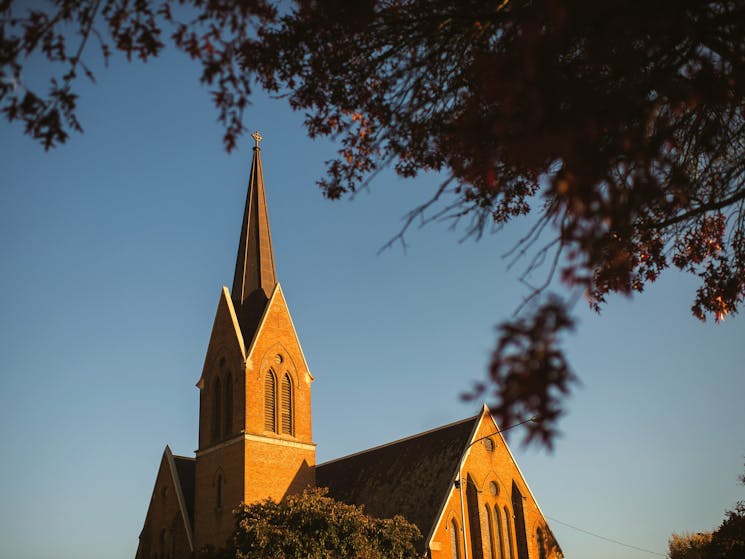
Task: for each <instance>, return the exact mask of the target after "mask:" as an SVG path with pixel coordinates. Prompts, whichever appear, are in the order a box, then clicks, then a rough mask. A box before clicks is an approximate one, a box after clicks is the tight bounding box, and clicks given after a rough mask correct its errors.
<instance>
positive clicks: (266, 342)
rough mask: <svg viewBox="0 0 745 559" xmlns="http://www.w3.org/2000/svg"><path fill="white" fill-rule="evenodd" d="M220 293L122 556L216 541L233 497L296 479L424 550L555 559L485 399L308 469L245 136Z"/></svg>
mask: <svg viewBox="0 0 745 559" xmlns="http://www.w3.org/2000/svg"><path fill="white" fill-rule="evenodd" d="M254 138H255V139H256V147H255V148H254V153H253V162H252V165H251V177H250V180H249V185H248V195H247V198H246V207H245V212H244V214H243V225H242V228H241V236H240V242H239V247H238V257H237V262H236V267H235V276H234V278H233V287H232V290H230V291H228V289H227V287H223V288H222V291H221V292H220V297H219V302H218V304H217V312H216V314H215V320H214V324H213V326H212V334H211V337H210V341H209V345H208V348H207V355H206V357H205V360H204V367H203V369H202V375H201V377H200V378H199V381H198V382H197V387H198V388H199V448H198V450H197V451H196V456H195V457H193V458H192V457H185V456H176V455H174V454H173V453H172V452H171V450H170V448H169V447H168V446H166V448H165V451H164V452H163V457H162V459H161V462H160V466H159V468H158V473H157V476H156V479H155V487H154V489H153V494H152V497H151V499H150V505H149V507H148V511H147V515H146V517H145V523H144V526H143V528H142V532H141V533H140V539H139V546H138V548H137V555H136V559H187V558H193V557H197V556H198V553H199V551H200V550H202V549H205V548H207V547H221V546H223V545H224V544H225V542H226V540H227V539H228V538H229V537H230V535H231V532H232V529H233V518H232V512H231V511H232V510H233V509H234V508H235V507H236V506H237V505H238V504H239V503H241V502H246V503H252V502H256V501H260V500H264V499H267V498H271V499H274V500H276V501H279V500H281V499H282V498H283V497H285V496H286V495H289V494H293V493H299V492H302V491H303V489H304V488H306V487H308V486H314V485H315V486H319V487H328V488H329V495H330V496H331V497H334V498H336V499H338V500H341V501H344V502H347V503H351V504H357V505H364V507H365V511H366V512H367V513H368V514H370V515H372V516H376V517H380V518H388V517H392V516H394V515H396V514H400V515H402V516H404V517H405V518H406V519H407V520H409V521H410V522H412V523H414V524H416V525H417V526H418V527H419V529H420V531H421V533H422V536H423V539H422V541H421V542H420V550H421V551H422V552H426V554H427V555H428V556H429V557H430V558H431V559H549V558H552V559H558V558H560V557H562V553H561V549H560V548H559V546H558V544H557V543H556V540H555V539H554V537H553V535H552V533H551V530H550V529H549V527H548V524H547V522H546V519H545V518H544V516H543V514H542V513H541V511H540V508H539V507H538V504H537V502H536V500H535V498H534V497H533V494H532V493H531V491H530V489H529V488H528V485H527V483H526V481H525V479H524V477H523V475H522V473H521V472H520V469H519V468H518V466H517V464H516V462H515V459H514V457H513V456H512V453H511V452H510V450H509V448H508V447H507V444H506V442H505V440H504V439H503V437H502V435H501V434H499V428H498V426H497V425H496V424H495V422H494V420H493V419H492V417H491V414H490V413H489V410H488V408H487V407H486V406H484V407H483V409H482V410H481V412H480V413H479V414H478V415H476V416H475V417H470V418H468V419H464V420H462V421H459V422H456V423H452V424H449V425H444V426H442V427H437V428H435V429H432V430H430V431H427V432H424V433H419V434H417V435H413V436H410V437H407V438H405V439H401V440H398V441H394V442H391V443H388V444H385V445H382V446H379V447H376V448H371V449H368V450H363V451H361V452H358V453H356V454H352V455H350V456H346V457H343V458H338V459H336V460H332V461H330V462H326V463H325V464H316V461H315V446H316V445H315V443H314V442H313V437H312V431H311V395H310V392H311V383H312V381H313V376H312V375H311V373H310V370H309V368H308V364H307V363H306V361H305V356H304V355H303V350H302V347H301V346H300V341H299V338H298V334H297V332H296V331H295V327H294V325H293V323H292V318H291V316H290V312H289V309H288V308H287V303H286V302H285V298H284V294H283V293H282V288H281V286H280V284H279V282H278V281H277V277H276V273H275V267H274V254H273V251H272V240H271V234H270V230H269V216H268V213H267V204H266V197H265V191H264V177H263V173H262V169H261V152H260V149H259V145H258V144H259V140H260V139H261V138H260V136H259V135H258V134H254Z"/></svg>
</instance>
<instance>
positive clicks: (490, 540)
mask: <svg viewBox="0 0 745 559" xmlns="http://www.w3.org/2000/svg"><path fill="white" fill-rule="evenodd" d="M484 512H485V513H486V516H485V518H486V533H487V535H488V537H487V538H486V547H487V551H488V553H487V557H488V558H489V559H497V555H496V553H495V551H494V524H493V523H492V520H491V509H490V508H489V505H484Z"/></svg>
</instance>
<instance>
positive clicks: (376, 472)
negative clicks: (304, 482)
mask: <svg viewBox="0 0 745 559" xmlns="http://www.w3.org/2000/svg"><path fill="white" fill-rule="evenodd" d="M478 418H479V416H476V417H472V418H469V419H465V420H463V421H459V422H457V423H452V424H450V425H445V426H443V427H440V428H438V429H434V430H432V431H427V432H425V433H421V434H419V435H414V436H412V437H408V438H405V439H401V440H399V441H395V442H392V443H389V444H386V445H383V446H379V447H376V448H371V449H369V450H366V451H362V452H358V453H357V454H352V455H350V456H346V457H344V458H339V459H337V460H332V461H331V462H326V463H325V464H320V465H318V466H316V484H317V485H318V486H319V487H328V488H329V496H330V497H333V498H335V499H338V500H340V501H344V502H346V503H350V504H354V505H364V507H365V511H366V512H367V513H368V514H370V515H372V516H375V517H378V518H390V517H393V516H395V515H397V514H400V515H402V516H403V517H404V518H406V519H407V520H408V521H409V522H412V523H413V524H416V526H417V527H418V528H419V530H420V531H421V532H422V537H423V538H427V537H428V535H429V533H430V531H431V530H432V529H433V528H434V526H433V524H434V523H435V521H436V520H437V517H438V514H439V512H440V508H441V507H442V504H443V502H444V499H445V498H446V497H447V495H448V490H449V487H450V485H451V484H452V483H453V480H454V479H455V477H456V474H457V472H456V470H457V468H458V463H459V461H460V458H461V455H462V453H463V450H464V449H465V447H466V445H467V444H468V441H469V438H470V436H471V433H472V432H473V429H474V426H475V424H476V421H477V420H478ZM424 543H425V542H424V541H422V542H420V545H424Z"/></svg>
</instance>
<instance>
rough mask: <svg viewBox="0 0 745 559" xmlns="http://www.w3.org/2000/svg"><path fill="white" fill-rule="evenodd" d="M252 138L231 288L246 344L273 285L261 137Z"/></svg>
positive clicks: (275, 275) (272, 261)
mask: <svg viewBox="0 0 745 559" xmlns="http://www.w3.org/2000/svg"><path fill="white" fill-rule="evenodd" d="M253 138H254V139H255V140H256V147H254V155H253V161H252V162H251V178H250V180H249V183H248V194H247V195H246V209H245V210H244V212H243V226H242V228H241V238H240V243H239V245H238V257H237V259H236V263H235V276H233V290H232V291H231V296H232V298H233V305H234V307H235V310H236V313H237V315H238V323H239V324H240V326H241V332H242V333H243V341H244V342H245V344H246V345H247V346H248V345H249V344H250V343H251V340H252V339H253V335H254V332H255V330H256V328H257V327H258V323H259V320H260V319H261V315H262V313H263V312H264V308H265V307H266V303H267V301H268V300H269V297H270V296H271V294H272V291H274V286H275V285H276V284H277V274H276V272H275V271H274V253H273V252H272V236H271V233H270V231H269V212H268V211H267V208H266V194H265V192H264V175H263V173H262V171H261V149H260V148H259V141H260V140H261V136H260V135H259V133H258V132H256V133H254V135H253Z"/></svg>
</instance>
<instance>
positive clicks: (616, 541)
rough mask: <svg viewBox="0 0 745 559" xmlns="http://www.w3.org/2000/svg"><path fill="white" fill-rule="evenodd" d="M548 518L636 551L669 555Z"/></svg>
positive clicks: (663, 555) (661, 555) (662, 555)
mask: <svg viewBox="0 0 745 559" xmlns="http://www.w3.org/2000/svg"><path fill="white" fill-rule="evenodd" d="M545 516H546V518H548V519H549V520H551V521H552V522H556V523H557V524H561V525H562V526H566V527H567V528H572V529H573V530H577V531H578V532H582V533H583V534H587V535H589V536H593V537H595V538H598V539H601V540H605V541H607V542H611V543H614V544H617V545H622V546H624V547H629V548H631V549H635V550H636V551H642V552H644V553H649V554H650V555H659V556H660V557H667V555H666V554H664V553H660V552H659V551H652V550H650V549H644V548H643V547H638V546H636V545H631V544H630V543H624V542H622V541H618V540H614V539H613V538H606V537H605V536H601V535H600V534H595V533H594V532H590V531H589V530H584V529H583V528H578V527H577V526H572V525H571V524H568V523H566V522H562V521H561V520H559V519H558V518H552V517H550V516H548V515H545Z"/></svg>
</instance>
